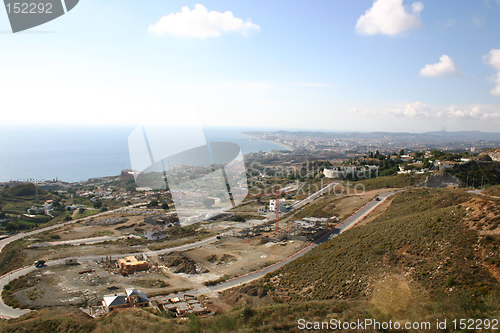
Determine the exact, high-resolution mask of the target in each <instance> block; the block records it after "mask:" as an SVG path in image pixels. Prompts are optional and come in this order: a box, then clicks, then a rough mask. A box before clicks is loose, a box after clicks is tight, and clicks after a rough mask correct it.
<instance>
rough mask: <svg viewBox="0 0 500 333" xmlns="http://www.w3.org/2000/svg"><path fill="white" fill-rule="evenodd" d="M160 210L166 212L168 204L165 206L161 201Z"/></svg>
mask: <svg viewBox="0 0 500 333" xmlns="http://www.w3.org/2000/svg"><path fill="white" fill-rule="evenodd" d="M161 209H164V210H167V209H168V204H167V203H166V202H165V201H163V202H162V203H161Z"/></svg>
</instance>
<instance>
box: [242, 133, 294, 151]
mask: <svg viewBox="0 0 500 333" xmlns="http://www.w3.org/2000/svg"><path fill="white" fill-rule="evenodd" d="M241 134H242V135H246V136H249V137H251V138H254V139H258V140H260V141H264V142H269V143H274V144H275V145H280V146H281V147H283V148H285V149H286V150H288V151H295V150H296V149H297V148H295V147H292V146H290V145H287V144H286V143H281V142H278V141H273V140H269V139H263V138H261V137H259V136H257V135H256V134H251V133H248V132H241Z"/></svg>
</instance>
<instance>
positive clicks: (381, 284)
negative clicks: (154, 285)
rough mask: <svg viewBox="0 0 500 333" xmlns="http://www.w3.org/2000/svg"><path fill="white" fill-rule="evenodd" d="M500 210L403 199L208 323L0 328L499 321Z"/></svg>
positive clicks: (255, 287)
mask: <svg viewBox="0 0 500 333" xmlns="http://www.w3.org/2000/svg"><path fill="white" fill-rule="evenodd" d="M499 204H500V200H495V199H489V198H487V197H482V196H475V195H472V194H469V193H467V192H465V191H463V190H453V189H414V190H408V191H406V192H403V193H400V194H398V195H396V196H395V197H394V198H393V199H392V204H391V205H390V206H389V207H386V208H385V210H384V211H383V212H381V213H379V214H378V215H377V216H376V217H374V219H373V220H372V221H371V222H369V223H367V224H364V225H359V226H358V227H356V228H353V229H351V230H349V231H347V232H345V233H343V234H341V235H340V236H338V237H337V238H335V239H333V240H331V241H329V242H327V243H325V244H323V245H320V246H318V247H317V248H315V249H313V250H312V251H311V252H309V253H308V254H307V255H305V256H304V257H303V258H301V259H298V260H297V261H294V262H293V263H291V264H288V265H286V266H284V267H283V268H281V269H280V270H278V271H276V272H274V273H272V274H270V275H267V276H266V277H264V279H261V280H258V281H256V282H253V283H250V284H248V285H244V286H241V287H238V288H234V289H231V290H228V291H226V292H224V293H223V294H221V295H220V296H219V298H216V299H214V300H213V305H212V310H213V311H216V313H217V314H216V315H215V316H214V317H213V318H202V319H199V318H196V317H191V318H189V319H188V320H187V321H186V320H180V319H172V318H165V317H163V316H161V315H156V314H153V313H151V312H148V311H146V310H141V309H127V310H121V311H117V312H115V313H113V314H111V315H109V316H106V317H102V318H100V319H97V320H93V319H90V318H88V317H85V316H83V315H82V314H81V313H80V312H79V311H78V310H77V309H71V308H65V309H44V310H41V311H38V312H33V313H31V314H28V315H26V316H24V317H22V318H19V319H16V320H11V321H4V322H0V331H2V332H24V331H36V332H118V331H127V332H149V331H168V332H205V331H209V332H248V331H253V332H269V331H278V332H282V331H298V330H297V319H298V318H307V319H308V320H311V321H317V320H330V319H332V318H336V319H341V320H354V319H356V318H362V319H363V318H376V319H378V320H389V319H391V320H434V318H441V319H443V318H448V319H453V318H467V317H478V318H498V316H499V314H500V313H499V309H500V288H499V281H500V251H499V247H500V206H499ZM367 331H368V332H371V331H369V330H367Z"/></svg>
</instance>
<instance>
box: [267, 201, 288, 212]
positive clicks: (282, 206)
mask: <svg viewBox="0 0 500 333" xmlns="http://www.w3.org/2000/svg"><path fill="white" fill-rule="evenodd" d="M285 204H286V200H285V199H283V198H281V199H280V202H279V206H280V208H279V209H280V212H282V211H284V210H285ZM269 211H270V212H275V211H276V199H271V200H269Z"/></svg>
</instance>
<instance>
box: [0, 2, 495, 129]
mask: <svg viewBox="0 0 500 333" xmlns="http://www.w3.org/2000/svg"><path fill="white" fill-rule="evenodd" d="M201 6H203V7H201ZM182 7H187V8H185V9H184V10H182V11H181V8H182ZM226 11H230V12H231V13H226V14H223V13H224V12H226ZM162 18H163V19H162ZM9 30H10V26H9V22H8V19H7V15H6V13H5V11H0V31H1V32H2V33H0V47H1V50H2V52H1V53H0V121H1V122H2V123H3V124H6V123H27V122H32V123H37V124H54V123H60V124H105V125H106V124H121V123H126V124H135V123H141V122H154V123H168V124H175V125H177V124H178V125H184V124H186V123H190V122H192V121H193V117H191V116H189V117H187V116H186V115H187V114H190V113H191V112H193V111H194V112H196V113H197V117H198V118H199V120H200V121H201V122H202V123H203V124H205V125H222V126H238V127H242V126H258V127H273V128H276V127H278V128H307V129H327V130H361V131H371V130H383V131H413V132H423V131H428V130H441V129H446V130H483V131H498V130H499V128H500V126H499V125H500V75H498V73H499V72H500V38H499V37H500V33H499V31H500V1H497V0H490V1H482V0H481V1H480V0H477V1H472V0H471V1H465V0H464V1H457V0H440V1H428V0H427V1H426V0H421V1H406V0H404V1H402V0H377V1H375V0H366V1H365V0H359V1H347V0H345V1H340V0H338V1H332V0H329V1H319V0H318V1H295V0H286V1H283V0H274V1H257V0H255V1H235V0H231V1H203V2H201V1H154V0H151V1H146V2H145V3H143V2H138V1H131V0H105V1H103V0H100V1H97V0H82V1H81V2H80V3H79V5H78V6H77V7H75V8H74V9H73V10H72V11H70V12H69V13H67V14H66V15H64V16H62V17H60V18H59V19H56V20H54V21H52V22H49V23H47V24H45V25H42V26H39V27H36V28H33V29H31V30H29V31H26V32H22V33H17V34H12V33H10V32H9ZM497 50H499V51H497ZM443 56H444V58H443ZM443 59H444V60H443ZM440 62H441V64H440V65H438V64H439V63H440ZM426 65H429V66H428V68H427V69H426V70H423V69H424V67H425V66H426ZM497 86H499V88H498V91H495V89H496V87H497Z"/></svg>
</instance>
